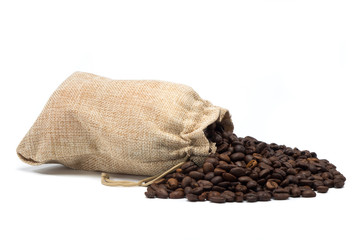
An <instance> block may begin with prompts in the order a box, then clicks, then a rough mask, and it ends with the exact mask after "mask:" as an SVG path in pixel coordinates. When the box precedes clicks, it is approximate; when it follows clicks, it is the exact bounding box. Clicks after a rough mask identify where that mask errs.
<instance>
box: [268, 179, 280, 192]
mask: <svg viewBox="0 0 360 240" xmlns="http://www.w3.org/2000/svg"><path fill="white" fill-rule="evenodd" d="M278 186H279V185H278V183H277V182H275V181H274V180H268V181H267V182H266V187H267V189H269V190H274V189H276V188H277V187H278Z"/></svg>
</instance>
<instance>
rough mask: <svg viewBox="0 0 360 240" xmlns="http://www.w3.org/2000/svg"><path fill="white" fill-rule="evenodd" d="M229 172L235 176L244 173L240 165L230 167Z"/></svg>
mask: <svg viewBox="0 0 360 240" xmlns="http://www.w3.org/2000/svg"><path fill="white" fill-rule="evenodd" d="M229 173H230V174H232V175H234V176H235V177H241V176H244V175H245V169H244V168H242V167H234V168H232V169H230V171H229Z"/></svg>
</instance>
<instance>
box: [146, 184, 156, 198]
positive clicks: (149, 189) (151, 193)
mask: <svg viewBox="0 0 360 240" xmlns="http://www.w3.org/2000/svg"><path fill="white" fill-rule="evenodd" d="M145 196H146V197H147V198H154V197H155V196H156V192H155V190H154V189H153V188H152V187H150V186H148V187H147V191H146V192H145Z"/></svg>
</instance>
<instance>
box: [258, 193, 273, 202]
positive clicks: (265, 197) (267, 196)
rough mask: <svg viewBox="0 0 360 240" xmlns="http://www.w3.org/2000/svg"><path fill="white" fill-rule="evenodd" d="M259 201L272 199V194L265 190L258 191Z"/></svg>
mask: <svg viewBox="0 0 360 240" xmlns="http://www.w3.org/2000/svg"><path fill="white" fill-rule="evenodd" d="M257 196H258V199H259V201H270V200H271V194H270V193H268V192H265V191H260V192H258V193H257Z"/></svg>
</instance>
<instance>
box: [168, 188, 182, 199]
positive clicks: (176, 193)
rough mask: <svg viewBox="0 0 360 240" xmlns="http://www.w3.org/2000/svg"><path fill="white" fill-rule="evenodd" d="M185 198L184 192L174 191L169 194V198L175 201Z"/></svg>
mask: <svg viewBox="0 0 360 240" xmlns="http://www.w3.org/2000/svg"><path fill="white" fill-rule="evenodd" d="M184 196H185V194H184V191H181V190H176V191H173V192H171V193H170V194H169V198H172V199H177V198H183V197H184Z"/></svg>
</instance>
